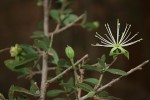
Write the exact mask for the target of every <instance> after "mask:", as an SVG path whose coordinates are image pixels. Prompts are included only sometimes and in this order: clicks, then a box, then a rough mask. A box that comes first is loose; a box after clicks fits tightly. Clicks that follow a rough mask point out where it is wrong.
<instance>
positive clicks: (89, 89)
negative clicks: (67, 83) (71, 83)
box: [76, 83, 93, 92]
mask: <svg viewBox="0 0 150 100" xmlns="http://www.w3.org/2000/svg"><path fill="white" fill-rule="evenodd" d="M76 86H77V87H78V88H81V89H83V90H84V91H87V92H90V91H92V89H93V88H92V87H91V86H90V85H88V84H86V83H78V84H76Z"/></svg>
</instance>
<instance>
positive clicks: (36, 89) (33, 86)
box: [30, 80, 40, 95]
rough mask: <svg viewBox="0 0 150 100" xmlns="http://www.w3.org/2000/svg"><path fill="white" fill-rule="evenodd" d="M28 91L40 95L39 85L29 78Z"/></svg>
mask: <svg viewBox="0 0 150 100" xmlns="http://www.w3.org/2000/svg"><path fill="white" fill-rule="evenodd" d="M30 92H31V93H33V94H35V95H40V90H39V87H38V86H37V83H36V82H34V81H33V80H31V86H30Z"/></svg>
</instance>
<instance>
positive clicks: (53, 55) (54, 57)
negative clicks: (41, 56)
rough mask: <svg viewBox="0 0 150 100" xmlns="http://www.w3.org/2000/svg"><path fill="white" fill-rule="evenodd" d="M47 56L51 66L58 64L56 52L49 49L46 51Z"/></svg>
mask: <svg viewBox="0 0 150 100" xmlns="http://www.w3.org/2000/svg"><path fill="white" fill-rule="evenodd" d="M48 54H49V55H50V57H49V61H50V62H51V63H53V64H56V65H57V64H58V61H59V57H58V54H57V52H56V51H55V50H54V49H53V48H49V49H48Z"/></svg>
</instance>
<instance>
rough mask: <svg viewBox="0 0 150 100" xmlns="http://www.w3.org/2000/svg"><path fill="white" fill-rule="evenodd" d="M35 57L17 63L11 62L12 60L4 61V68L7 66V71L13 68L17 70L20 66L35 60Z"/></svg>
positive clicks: (16, 61) (15, 61)
mask: <svg viewBox="0 0 150 100" xmlns="http://www.w3.org/2000/svg"><path fill="white" fill-rule="evenodd" d="M36 58H37V57H33V58H29V59H25V60H22V61H18V60H12V59H8V60H5V61H4V64H5V66H7V67H8V68H9V69H11V70H13V69H15V68H18V67H19V66H22V65H24V64H27V63H29V62H31V61H33V60H35V59H36Z"/></svg>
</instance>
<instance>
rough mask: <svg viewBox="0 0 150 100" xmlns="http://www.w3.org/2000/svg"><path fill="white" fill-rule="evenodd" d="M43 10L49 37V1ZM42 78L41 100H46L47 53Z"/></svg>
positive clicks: (43, 62)
mask: <svg viewBox="0 0 150 100" xmlns="http://www.w3.org/2000/svg"><path fill="white" fill-rule="evenodd" d="M43 9H44V26H43V29H44V35H45V36H48V33H49V15H48V9H49V7H48V0H44V1H43ZM42 57H43V59H42V77H41V95H40V100H45V94H46V81H47V67H48V61H47V57H48V56H47V54H46V52H45V51H43V52H42Z"/></svg>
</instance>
